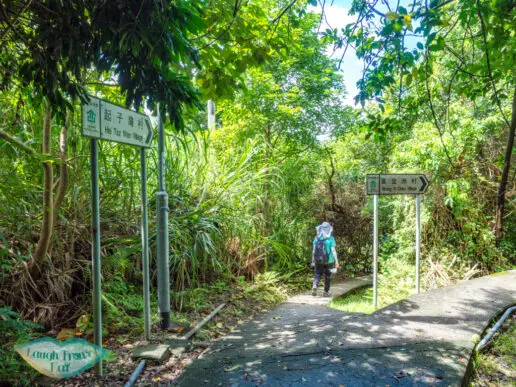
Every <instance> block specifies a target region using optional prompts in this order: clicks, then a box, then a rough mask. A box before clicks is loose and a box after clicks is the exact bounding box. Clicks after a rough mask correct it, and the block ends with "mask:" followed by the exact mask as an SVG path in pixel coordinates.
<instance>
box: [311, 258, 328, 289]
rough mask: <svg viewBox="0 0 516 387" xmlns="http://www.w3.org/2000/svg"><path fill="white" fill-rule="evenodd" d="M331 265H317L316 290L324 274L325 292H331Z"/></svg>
mask: <svg viewBox="0 0 516 387" xmlns="http://www.w3.org/2000/svg"><path fill="white" fill-rule="evenodd" d="M330 269H331V265H324V264H321V263H316V264H315V278H314V286H313V287H314V289H315V288H316V287H317V286H318V285H319V282H321V277H322V275H323V274H324V291H325V292H328V291H330V276H331V271H330Z"/></svg>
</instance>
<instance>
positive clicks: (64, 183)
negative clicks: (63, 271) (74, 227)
mask: <svg viewBox="0 0 516 387" xmlns="http://www.w3.org/2000/svg"><path fill="white" fill-rule="evenodd" d="M69 124H70V113H68V114H67V115H66V120H65V124H64V125H63V127H62V128H61V134H60V135H59V157H60V159H61V164H60V165H59V184H58V186H57V192H56V198H55V200H54V226H55V225H56V224H57V215H58V212H59V209H60V208H61V204H62V203H63V199H64V197H65V195H66V190H67V189H68V167H67V165H66V144H67V137H68V126H69Z"/></svg>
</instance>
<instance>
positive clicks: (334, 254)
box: [331, 246, 339, 267]
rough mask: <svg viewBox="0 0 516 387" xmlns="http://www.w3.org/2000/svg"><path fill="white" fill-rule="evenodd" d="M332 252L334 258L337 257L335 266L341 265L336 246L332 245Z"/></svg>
mask: <svg viewBox="0 0 516 387" xmlns="http://www.w3.org/2000/svg"><path fill="white" fill-rule="evenodd" d="M331 253H332V255H333V258H335V267H339V260H338V258H337V249H335V246H332V248H331Z"/></svg>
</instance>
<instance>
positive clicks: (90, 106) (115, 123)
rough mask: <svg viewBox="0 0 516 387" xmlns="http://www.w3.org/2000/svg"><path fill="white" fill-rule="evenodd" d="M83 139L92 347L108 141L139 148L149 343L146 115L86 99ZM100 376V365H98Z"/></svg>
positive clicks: (98, 310)
mask: <svg viewBox="0 0 516 387" xmlns="http://www.w3.org/2000/svg"><path fill="white" fill-rule="evenodd" d="M82 135H83V136H86V137H90V154H91V206H92V214H91V217H92V219H91V223H92V227H91V234H92V275H93V317H94V336H95V337H94V339H95V344H96V345H97V346H98V347H100V348H102V298H101V292H102V288H101V268H100V266H101V259H100V211H99V185H98V179H99V166H98V144H97V141H98V140H99V139H100V140H108V141H114V142H117V143H121V144H128V145H136V146H138V147H140V179H141V196H142V220H141V233H142V262H143V301H144V333H145V339H146V340H149V339H150V292H149V286H150V280H149V228H148V211H147V166H146V155H145V148H148V147H150V144H151V142H152V137H153V131H152V126H151V122H150V119H149V117H147V116H146V115H145V114H141V113H138V112H134V111H132V110H129V109H124V108H123V107H121V106H118V105H115V104H112V103H110V102H107V101H104V100H101V99H99V98H95V97H92V96H89V102H87V103H84V104H83V105H82ZM97 370H98V374H99V375H102V361H99V363H98V365H97Z"/></svg>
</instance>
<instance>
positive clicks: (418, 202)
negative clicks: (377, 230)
mask: <svg viewBox="0 0 516 387" xmlns="http://www.w3.org/2000/svg"><path fill="white" fill-rule="evenodd" d="M420 217H421V195H416V293H417V294H419V259H420V247H421V246H420V244H421V219H420Z"/></svg>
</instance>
